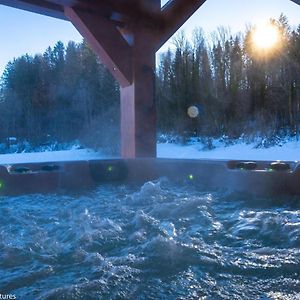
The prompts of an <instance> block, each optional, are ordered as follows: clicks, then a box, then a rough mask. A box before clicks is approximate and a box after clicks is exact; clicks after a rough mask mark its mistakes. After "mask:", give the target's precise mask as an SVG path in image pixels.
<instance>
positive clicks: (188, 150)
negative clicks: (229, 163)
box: [157, 141, 300, 161]
mask: <svg viewBox="0 0 300 300" xmlns="http://www.w3.org/2000/svg"><path fill="white" fill-rule="evenodd" d="M256 145H257V144H256V143H251V144H245V143H237V144H235V145H231V146H227V147H226V146H224V145H221V146H217V147H216V148H215V149H212V150H206V151H204V150H202V148H203V145H202V144H197V143H194V144H191V145H187V146H181V145H178V144H158V145H157V152H158V157H170V158H171V157H172V158H206V159H242V160H291V161H294V160H300V141H289V142H286V143H284V144H283V145H282V146H278V145H276V146H273V147H270V148H255V146H256Z"/></svg>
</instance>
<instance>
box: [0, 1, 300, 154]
mask: <svg viewBox="0 0 300 300" xmlns="http://www.w3.org/2000/svg"><path fill="white" fill-rule="evenodd" d="M205 1H206V0H169V1H168V2H167V3H166V5H164V6H163V7H161V1H160V0H0V4H3V5H7V6H11V7H15V8H19V9H23V10H27V11H30V12H35V13H39V14H42V15H46V16H50V17H54V18H58V19H63V20H68V21H71V22H72V23H73V25H74V26H75V27H76V28H77V29H78V31H79V32H80V33H81V34H82V36H83V37H84V38H85V39H86V40H87V42H88V43H89V44H90V46H91V47H92V48H93V50H94V51H95V53H96V54H97V55H98V56H99V57H100V59H101V61H102V62H103V63H104V64H105V65H106V67H107V68H108V69H109V70H110V72H111V73H112V74H113V76H114V77H115V78H116V79H117V80H118V82H119V83H120V94H121V102H120V104H121V154H122V157H124V158H136V157H155V156H156V107H155V89H154V86H155V53H156V51H157V50H158V49H159V48H160V47H161V46H162V45H163V44H164V43H165V42H166V41H167V40H168V39H169V38H170V37H171V36H172V35H173V34H174V33H175V32H176V31H177V30H178V29H179V28H180V27H181V26H182V25H183V24H184V23H185V22H186V21H187V20H188V19H189V18H190V16H191V15H192V14H193V13H194V12H195V11H196V10H197V9H198V8H199V7H200V6H201V5H202V4H203V3H204V2H205ZM291 1H293V2H295V3H297V4H299V5H300V0H291Z"/></svg>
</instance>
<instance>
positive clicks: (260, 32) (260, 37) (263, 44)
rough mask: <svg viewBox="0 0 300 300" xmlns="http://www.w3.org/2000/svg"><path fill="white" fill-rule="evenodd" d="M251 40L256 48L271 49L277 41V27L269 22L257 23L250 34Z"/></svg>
mask: <svg viewBox="0 0 300 300" xmlns="http://www.w3.org/2000/svg"><path fill="white" fill-rule="evenodd" d="M252 41H253V44H254V46H255V48H257V49H258V50H271V49H273V48H274V47H276V46H277V45H278V43H279V31H278V28H277V27H276V26H275V25H273V24H271V23H265V24H260V25H257V26H256V27H255V29H254V31H253V34H252Z"/></svg>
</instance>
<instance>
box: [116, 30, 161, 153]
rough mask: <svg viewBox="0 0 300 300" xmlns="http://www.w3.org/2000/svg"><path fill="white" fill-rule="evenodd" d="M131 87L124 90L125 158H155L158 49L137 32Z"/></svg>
mask: <svg viewBox="0 0 300 300" xmlns="http://www.w3.org/2000/svg"><path fill="white" fill-rule="evenodd" d="M134 37H135V43H134V46H133V56H132V57H133V64H132V65H133V74H132V75H133V77H132V78H133V80H132V84H131V85H129V86H126V87H121V153H122V157H125V158H132V157H156V106H155V52H156V51H155V45H154V43H153V41H152V40H153V37H152V36H151V35H147V33H143V32H141V31H139V32H135V35H134Z"/></svg>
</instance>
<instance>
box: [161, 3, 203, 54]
mask: <svg viewBox="0 0 300 300" xmlns="http://www.w3.org/2000/svg"><path fill="white" fill-rule="evenodd" d="M205 1H206V0H170V1H169V2H168V3H167V4H166V5H165V6H164V7H163V9H162V21H163V26H162V28H161V29H160V32H159V33H158V34H157V42H156V43H157V46H156V50H158V49H159V48H160V47H161V46H162V45H163V44H164V43H165V42H166V41H167V40H168V39H169V38H170V37H171V36H172V35H173V34H174V33H175V32H176V31H177V30H178V29H179V28H180V27H181V26H182V25H183V24H184V23H185V22H186V21H187V20H188V19H189V18H190V17H191V16H192V15H193V14H194V12H195V11H196V10H197V9H198V8H199V7H200V6H201V5H202V4H203V3H204V2H205Z"/></svg>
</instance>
